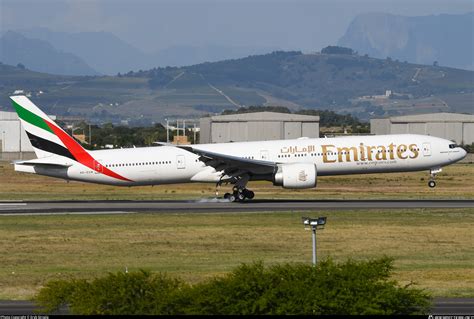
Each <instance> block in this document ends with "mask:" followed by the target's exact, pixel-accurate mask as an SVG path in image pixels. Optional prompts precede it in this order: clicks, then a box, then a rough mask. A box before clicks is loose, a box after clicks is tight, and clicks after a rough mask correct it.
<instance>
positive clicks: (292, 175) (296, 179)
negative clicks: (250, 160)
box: [273, 163, 317, 188]
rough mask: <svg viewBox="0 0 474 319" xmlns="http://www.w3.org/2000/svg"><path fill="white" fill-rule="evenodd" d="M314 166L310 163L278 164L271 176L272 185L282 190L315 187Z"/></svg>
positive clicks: (315, 171) (315, 174)
mask: <svg viewBox="0 0 474 319" xmlns="http://www.w3.org/2000/svg"><path fill="white" fill-rule="evenodd" d="M316 180H317V170H316V165H314V164H311V163H295V164H280V165H278V170H277V172H276V173H275V175H274V176H273V185H277V186H283V187H284V188H313V187H316Z"/></svg>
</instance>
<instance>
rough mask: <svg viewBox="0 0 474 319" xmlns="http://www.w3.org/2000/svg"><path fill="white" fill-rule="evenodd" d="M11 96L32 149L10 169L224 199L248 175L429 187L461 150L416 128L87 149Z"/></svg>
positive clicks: (238, 190) (289, 182)
mask: <svg viewBox="0 0 474 319" xmlns="http://www.w3.org/2000/svg"><path fill="white" fill-rule="evenodd" d="M11 100H12V103H13V106H14V108H15V110H16V112H17V113H18V116H19V118H20V120H21V123H22V128H23V129H24V130H25V131H26V134H27V135H28V137H29V139H30V141H31V144H32V146H33V148H34V151H35V153H36V155H37V159H33V160H28V161H16V162H14V165H15V170H16V171H19V172H27V173H34V174H40V175H46V176H51V177H57V178H62V179H65V180H75V181H82V182H90V183H99V184H108V185H118V186H143V185H160V184H174V183H191V182H209V183H215V184H216V185H217V186H219V185H221V184H222V183H230V184H231V185H233V193H226V194H225V196H224V197H225V198H227V199H229V200H230V201H244V200H246V199H252V198H253V197H254V192H252V191H251V190H249V189H247V188H246V187H247V183H248V182H249V181H251V180H252V181H256V180H264V181H270V182H272V183H273V184H274V185H278V186H282V187H284V188H290V189H292V188H293V189H296V188H314V187H316V181H317V177H318V176H328V175H343V174H367V173H389V172H412V171H423V170H427V171H429V173H430V176H431V177H430V180H429V182H428V185H429V187H435V186H436V182H435V176H436V174H437V173H439V172H441V168H442V167H443V166H446V165H449V164H452V163H455V162H457V161H459V160H461V159H462V158H464V157H465V156H466V151H465V150H464V149H462V148H461V147H459V146H458V145H456V144H455V143H453V142H452V141H449V140H446V139H442V138H438V137H433V136H426V135H415V134H397V135H378V136H347V137H335V138H299V139H292V140H275V141H260V142H235V143H219V144H196V145H178V146H175V145H169V144H164V145H162V146H155V147H141V148H129V149H110V150H95V151H88V150H86V149H84V148H83V147H82V146H81V145H80V144H79V143H77V142H76V141H75V140H74V139H73V138H72V137H71V136H70V135H68V134H67V133H66V132H64V130H63V129H61V128H60V127H59V126H58V125H57V124H56V123H55V122H54V121H52V120H51V119H50V118H48V116H47V115H46V114H45V113H44V112H42V111H41V110H40V109H39V108H38V107H37V106H36V105H35V104H33V102H31V101H30V100H29V99H28V98H27V97H25V96H12V97H11Z"/></svg>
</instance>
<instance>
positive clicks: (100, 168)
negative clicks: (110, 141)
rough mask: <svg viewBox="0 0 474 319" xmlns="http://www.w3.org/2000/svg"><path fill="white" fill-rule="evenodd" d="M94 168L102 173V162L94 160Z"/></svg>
mask: <svg viewBox="0 0 474 319" xmlns="http://www.w3.org/2000/svg"><path fill="white" fill-rule="evenodd" d="M94 170H95V171H96V172H98V173H102V171H103V169H102V164H100V162H99V161H96V160H94Z"/></svg>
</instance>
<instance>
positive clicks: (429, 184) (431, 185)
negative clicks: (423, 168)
mask: <svg viewBox="0 0 474 319" xmlns="http://www.w3.org/2000/svg"><path fill="white" fill-rule="evenodd" d="M428 186H429V187H430V188H435V187H436V182H435V181H429V182H428Z"/></svg>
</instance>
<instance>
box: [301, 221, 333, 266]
mask: <svg viewBox="0 0 474 319" xmlns="http://www.w3.org/2000/svg"><path fill="white" fill-rule="evenodd" d="M326 219H327V218H326V217H318V218H310V217H301V220H302V221H303V225H304V229H305V230H309V229H310V228H311V230H312V232H313V266H316V262H317V259H316V230H317V229H324V226H325V225H326Z"/></svg>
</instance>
